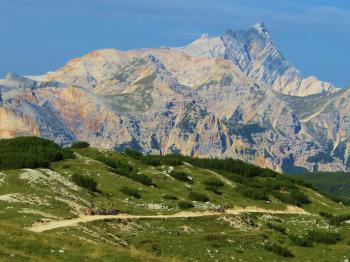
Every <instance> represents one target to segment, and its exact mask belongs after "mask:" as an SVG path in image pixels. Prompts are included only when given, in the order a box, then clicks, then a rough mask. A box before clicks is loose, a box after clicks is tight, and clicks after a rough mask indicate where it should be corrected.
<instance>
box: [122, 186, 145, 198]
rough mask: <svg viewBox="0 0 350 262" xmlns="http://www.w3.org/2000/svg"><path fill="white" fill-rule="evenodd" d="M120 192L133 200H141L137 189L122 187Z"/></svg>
mask: <svg viewBox="0 0 350 262" xmlns="http://www.w3.org/2000/svg"><path fill="white" fill-rule="evenodd" d="M120 192H122V193H123V194H124V195H127V196H131V197H134V198H141V195H140V194H139V191H138V190H137V189H133V188H130V187H127V186H124V187H122V188H121V189H120Z"/></svg>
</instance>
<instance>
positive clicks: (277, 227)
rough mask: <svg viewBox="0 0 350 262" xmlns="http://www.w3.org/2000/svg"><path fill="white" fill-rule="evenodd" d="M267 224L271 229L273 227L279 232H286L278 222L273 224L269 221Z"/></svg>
mask: <svg viewBox="0 0 350 262" xmlns="http://www.w3.org/2000/svg"><path fill="white" fill-rule="evenodd" d="M266 226H267V227H268V228H269V229H273V230H275V231H277V232H280V233H282V234H285V233H286V229H285V228H284V227H282V226H280V225H277V224H272V223H267V224H266Z"/></svg>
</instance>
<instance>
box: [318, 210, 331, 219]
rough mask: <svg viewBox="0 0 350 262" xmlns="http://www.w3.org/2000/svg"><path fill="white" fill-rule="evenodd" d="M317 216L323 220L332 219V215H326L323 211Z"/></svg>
mask: <svg viewBox="0 0 350 262" xmlns="http://www.w3.org/2000/svg"><path fill="white" fill-rule="evenodd" d="M318 214H319V215H320V216H321V217H324V218H325V219H331V218H332V217H333V215H332V214H330V213H327V212H324V211H320V212H319V213H318Z"/></svg>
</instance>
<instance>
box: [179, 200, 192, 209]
mask: <svg viewBox="0 0 350 262" xmlns="http://www.w3.org/2000/svg"><path fill="white" fill-rule="evenodd" d="M178 207H179V208H180V209H190V208H192V207H194V205H193V204H192V203H191V202H187V201H181V202H179V203H178Z"/></svg>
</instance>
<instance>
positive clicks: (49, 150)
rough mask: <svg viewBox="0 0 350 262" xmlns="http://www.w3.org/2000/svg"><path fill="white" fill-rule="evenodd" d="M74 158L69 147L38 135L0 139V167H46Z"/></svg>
mask: <svg viewBox="0 0 350 262" xmlns="http://www.w3.org/2000/svg"><path fill="white" fill-rule="evenodd" d="M68 158H74V153H73V151H71V150H70V149H63V148H61V147H60V146H59V145H57V144H56V143H54V142H53V141H50V140H46V139H43V138H39V137H17V138H13V139H2V140H0V169H16V168H37V167H48V166H49V165H50V163H52V162H55V161H60V160H63V159H68Z"/></svg>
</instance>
